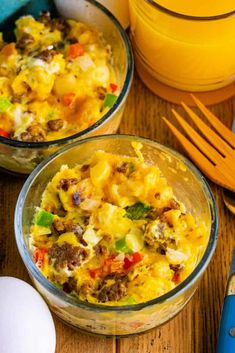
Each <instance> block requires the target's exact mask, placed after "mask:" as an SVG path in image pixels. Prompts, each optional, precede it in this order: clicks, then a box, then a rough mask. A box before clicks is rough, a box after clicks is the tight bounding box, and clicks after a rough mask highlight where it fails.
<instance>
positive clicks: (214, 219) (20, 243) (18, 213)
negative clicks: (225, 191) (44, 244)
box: [14, 134, 218, 312]
mask: <svg viewBox="0 0 235 353" xmlns="http://www.w3.org/2000/svg"><path fill="white" fill-rule="evenodd" d="M110 138H111V139H116V140H117V139H120V140H122V139H127V140H130V141H136V140H138V142H142V143H143V144H147V145H151V146H153V147H157V148H159V149H161V150H163V152H166V153H169V154H171V155H173V156H174V157H175V158H177V159H179V160H180V161H182V162H183V163H184V164H185V165H186V166H187V168H189V169H190V171H191V172H192V174H193V175H194V176H195V178H196V179H197V180H198V181H200V182H201V183H200V184H201V186H202V188H203V192H204V193H205V195H206V197H207V199H208V205H209V209H210V214H211V230H210V236H209V239H208V244H207V247H206V249H205V251H204V254H203V256H202V258H201V260H200V261H199V263H198V264H197V266H196V267H195V269H194V270H193V272H192V273H191V274H190V275H189V276H188V277H187V278H186V279H185V280H184V281H183V282H182V283H180V284H179V285H178V286H176V287H175V288H174V289H172V290H170V291H169V292H167V293H165V294H163V295H161V296H159V297H157V298H155V299H151V300H148V301H146V302H143V303H139V304H132V305H123V306H120V305H113V306H111V305H105V304H93V303H89V302H85V301H81V300H79V299H78V298H74V297H72V296H69V295H67V294H66V293H65V292H63V290H61V289H59V288H58V287H56V286H55V285H53V284H52V283H51V282H49V281H48V280H47V279H46V278H45V277H44V276H43V274H42V273H41V272H40V270H39V269H38V268H37V266H36V265H35V263H34V262H33V259H32V257H31V256H30V254H29V252H28V250H27V248H26V245H25V242H24V239H23V232H22V222H21V220H22V212H23V206H24V201H25V198H26V196H27V193H28V190H29V189H30V187H31V184H32V183H33V181H34V179H35V178H36V177H37V175H38V174H40V172H41V171H42V170H43V169H44V168H46V167H47V166H48V165H49V164H50V162H51V161H52V160H54V159H56V158H57V157H58V156H59V155H60V154H63V153H64V152H66V151H67V150H69V149H72V148H73V147H76V146H78V145H81V144H86V143H87V142H90V141H96V140H101V139H102V140H103V139H104V140H106V139H107V140H108V139H110ZM14 228H15V239H16V243H17V247H18V251H19V253H20V256H21V258H22V260H23V262H24V264H25V266H26V268H27V269H28V271H29V273H30V275H32V276H33V278H35V280H36V281H37V282H38V283H39V284H40V285H41V286H42V287H43V288H45V289H46V290H47V291H49V292H50V294H52V295H54V296H55V297H56V298H57V299H58V298H59V299H60V300H62V301H63V302H65V303H67V304H68V305H72V306H75V307H78V308H83V309H88V310H97V311H100V312H107V311H112V312H114V311H119V312H120V311H121V312H126V311H139V310H142V309H144V308H146V307H149V306H152V305H155V304H160V303H163V302H164V301H167V300H169V299H172V298H173V297H175V296H178V295H180V294H181V293H182V292H184V291H186V290H187V289H188V288H189V287H190V286H191V284H193V283H194V282H196V281H197V280H198V279H199V278H200V276H201V275H202V274H203V272H204V270H205V269H206V267H207V265H208V264H209V262H210V260H211V257H212V255H213V253H214V250H215V247H216V243H217V239H218V211H217V207H216V203H215V199H214V196H213V194H212V191H211V188H210V186H209V184H208V182H207V181H206V179H205V178H204V176H203V175H202V174H201V172H200V171H199V170H198V169H197V168H196V167H195V166H194V165H193V164H192V162H190V161H189V160H188V159H187V158H186V157H184V156H183V155H182V154H181V153H179V152H177V151H175V150H174V149H172V148H171V147H168V146H166V145H163V144H161V143H159V142H157V141H154V140H152V139H150V138H146V137H141V136H136V135H129V134H113V135H112V134H107V135H98V136H93V137H89V138H86V139H82V140H78V141H76V142H74V143H73V144H70V145H67V146H65V147H63V148H61V149H59V150H57V151H56V152H54V153H53V154H51V155H50V156H48V157H47V158H46V159H45V160H43V161H42V162H41V163H40V164H39V165H38V166H37V167H36V168H35V169H34V171H33V172H32V173H31V174H30V175H29V177H28V178H27V179H26V181H25V183H24V185H23V187H22V189H21V192H20V194H19V196H18V200H17V203H16V208H15V217H14Z"/></svg>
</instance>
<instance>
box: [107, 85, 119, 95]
mask: <svg viewBox="0 0 235 353" xmlns="http://www.w3.org/2000/svg"><path fill="white" fill-rule="evenodd" d="M109 87H110V90H111V92H112V93H114V92H115V91H116V90H117V88H118V85H116V84H115V83H110V85H109Z"/></svg>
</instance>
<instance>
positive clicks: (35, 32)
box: [0, 13, 119, 142]
mask: <svg viewBox="0 0 235 353" xmlns="http://www.w3.org/2000/svg"><path fill="white" fill-rule="evenodd" d="M15 36H16V42H15V43H5V42H4V40H3V38H2V35H1V36H0V135H1V136H5V137H8V138H12V139H16V140H20V141H26V142H28V141H33V142H42V141H50V140H56V139H60V138H64V137H66V136H69V135H73V134H75V133H77V132H79V131H81V130H84V129H86V128H88V127H89V126H91V125H93V124H94V123H95V122H96V121H97V120H99V119H100V118H101V117H102V116H103V115H104V114H105V113H106V112H107V111H108V110H109V109H110V108H111V107H112V105H113V104H114V103H115V101H116V99H117V96H118V94H119V89H118V86H117V84H116V81H115V74H114V70H113V67H112V65H111V59H112V57H111V49H110V46H109V45H107V44H106V43H105V42H104V40H103V38H102V35H101V34H100V33H98V32H97V31H96V30H95V29H92V28H90V27H89V26H87V25H85V24H83V23H79V22H76V21H74V20H64V19H62V18H58V19H51V18H50V15H49V14H48V13H42V14H41V17H40V18H39V20H38V21H37V20H35V19H34V18H33V17H32V16H24V17H21V18H19V19H18V20H17V21H16V29H15Z"/></svg>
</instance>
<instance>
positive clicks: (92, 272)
mask: <svg viewBox="0 0 235 353" xmlns="http://www.w3.org/2000/svg"><path fill="white" fill-rule="evenodd" d="M100 272H101V269H100V268H90V269H89V274H90V276H91V278H94V279H95V278H96V277H98V276H99V275H100Z"/></svg>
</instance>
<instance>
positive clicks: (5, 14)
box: [0, 0, 53, 23]
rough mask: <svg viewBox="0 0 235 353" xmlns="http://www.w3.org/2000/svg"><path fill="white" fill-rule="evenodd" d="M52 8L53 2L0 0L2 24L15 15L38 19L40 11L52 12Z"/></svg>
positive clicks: (49, 0)
mask: <svg viewBox="0 0 235 353" xmlns="http://www.w3.org/2000/svg"><path fill="white" fill-rule="evenodd" d="M25 5H26V6H25ZM52 7H53V1H52V0H34V1H32V0H31V1H30V0H0V23H2V22H4V21H5V20H6V19H8V18H9V17H10V16H12V15H14V14H15V15H16V17H19V16H21V15H23V14H24V15H25V14H31V15H33V16H35V17H37V16H38V15H39V13H40V11H44V10H51V8H52ZM18 10H20V11H18Z"/></svg>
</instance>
